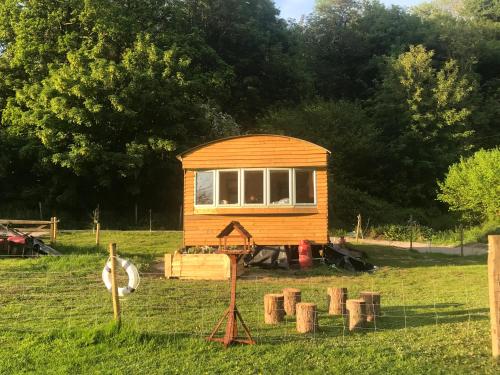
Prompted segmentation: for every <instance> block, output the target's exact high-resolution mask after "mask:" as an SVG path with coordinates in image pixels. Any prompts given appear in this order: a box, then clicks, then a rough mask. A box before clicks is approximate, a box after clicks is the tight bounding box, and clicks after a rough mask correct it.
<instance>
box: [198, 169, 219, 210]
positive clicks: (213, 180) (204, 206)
mask: <svg viewBox="0 0 500 375" xmlns="http://www.w3.org/2000/svg"><path fill="white" fill-rule="evenodd" d="M198 172H212V204H199V203H197V199H196V192H197V190H198V184H197V178H196V177H197V174H198ZM216 175H217V170H215V169H200V170H197V171H194V206H195V207H200V208H212V207H215V206H216V200H215V198H216V196H215V189H216Z"/></svg>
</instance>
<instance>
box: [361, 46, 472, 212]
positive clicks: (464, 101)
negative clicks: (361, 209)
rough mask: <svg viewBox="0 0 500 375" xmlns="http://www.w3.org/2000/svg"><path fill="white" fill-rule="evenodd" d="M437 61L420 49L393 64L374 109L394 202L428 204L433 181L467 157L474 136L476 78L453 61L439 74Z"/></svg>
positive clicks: (390, 66)
mask: <svg viewBox="0 0 500 375" xmlns="http://www.w3.org/2000/svg"><path fill="white" fill-rule="evenodd" d="M432 56H433V52H432V51H427V50H426V49H425V47H423V46H421V45H419V46H410V49H409V51H408V52H405V53H402V54H400V55H399V56H398V58H396V59H394V58H390V59H388V61H387V70H386V72H385V77H384V80H383V82H382V84H381V86H380V88H379V91H378V93H377V95H376V96H375V98H374V101H373V102H372V105H371V109H370V110H371V111H373V112H372V114H373V116H374V117H375V119H376V121H377V123H378V124H379V126H380V128H381V129H382V137H383V140H384V142H385V143H386V144H387V159H386V160H384V162H383V163H384V164H385V165H387V166H388V167H389V169H388V170H386V171H385V175H386V177H387V181H388V183H389V184H390V186H391V187H392V188H391V190H390V192H389V194H391V197H390V198H391V199H393V200H395V201H399V202H401V203H404V204H414V205H422V204H425V202H426V201H428V200H429V198H430V197H432V195H433V188H432V184H433V182H432V181H435V180H436V178H438V176H439V175H441V174H442V173H444V171H445V170H446V168H447V166H448V165H450V164H451V163H453V162H454V161H455V160H456V159H457V157H458V155H461V154H463V153H464V152H467V150H468V144H467V142H466V140H467V138H468V137H469V136H470V135H471V134H472V133H473V131H472V129H470V127H469V126H470V124H469V122H468V119H469V117H470V115H471V113H472V106H471V97H472V96H473V94H474V92H475V90H476V83H475V81H474V78H473V77H471V76H470V75H467V74H465V73H463V72H462V71H461V70H460V67H459V66H458V64H457V62H456V61H454V60H451V59H450V60H448V61H446V62H445V63H444V64H443V65H442V67H441V69H436V68H435V67H434V66H433V65H434V64H433V60H432Z"/></svg>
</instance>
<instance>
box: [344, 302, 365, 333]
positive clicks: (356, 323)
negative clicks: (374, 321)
mask: <svg viewBox="0 0 500 375" xmlns="http://www.w3.org/2000/svg"><path fill="white" fill-rule="evenodd" d="M346 307H347V311H348V312H349V331H354V330H355V329H359V328H363V327H364V325H365V321H366V303H365V301H363V300H362V299H348V300H347V302H346Z"/></svg>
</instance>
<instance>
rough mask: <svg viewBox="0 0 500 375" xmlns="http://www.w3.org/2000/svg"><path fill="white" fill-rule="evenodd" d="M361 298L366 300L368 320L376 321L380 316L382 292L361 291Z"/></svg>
mask: <svg viewBox="0 0 500 375" xmlns="http://www.w3.org/2000/svg"><path fill="white" fill-rule="evenodd" d="M360 298H361V299H362V300H363V301H365V302H366V321H367V322H373V321H375V320H376V319H377V317H379V316H380V293H378V292H361V293H360Z"/></svg>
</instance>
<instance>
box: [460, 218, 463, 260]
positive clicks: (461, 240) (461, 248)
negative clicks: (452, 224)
mask: <svg viewBox="0 0 500 375" xmlns="http://www.w3.org/2000/svg"><path fill="white" fill-rule="evenodd" d="M460 256H464V225H463V224H460Z"/></svg>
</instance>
